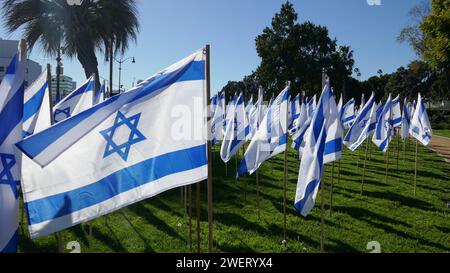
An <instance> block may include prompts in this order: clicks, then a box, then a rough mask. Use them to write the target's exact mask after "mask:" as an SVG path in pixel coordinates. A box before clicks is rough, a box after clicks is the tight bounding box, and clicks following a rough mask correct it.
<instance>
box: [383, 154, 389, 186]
mask: <svg viewBox="0 0 450 273" xmlns="http://www.w3.org/2000/svg"><path fill="white" fill-rule="evenodd" d="M385 161H386V175H385V177H384V183H387V178H388V171H389V148H388V150H387V151H386V156H385Z"/></svg>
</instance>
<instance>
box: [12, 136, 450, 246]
mask: <svg viewBox="0 0 450 273" xmlns="http://www.w3.org/2000/svg"><path fill="white" fill-rule="evenodd" d="M396 145H397V141H396V140H394V141H393V142H392V147H391V152H390V153H389V158H390V160H389V161H390V164H389V169H388V177H387V181H386V182H385V173H386V163H385V157H384V155H383V154H382V153H381V152H379V151H375V147H374V146H372V145H371V150H372V153H371V154H372V155H371V158H370V161H368V164H367V172H366V183H365V192H364V195H363V196H361V195H360V188H361V174H362V165H363V150H364V149H361V151H360V152H359V153H358V152H356V153H353V154H352V153H350V152H349V151H348V150H346V151H345V153H344V157H343V160H342V162H341V165H340V172H339V168H338V166H339V164H336V165H335V169H334V176H335V185H334V189H335V190H334V202H333V214H332V215H330V211H329V207H330V206H329V205H330V188H331V187H330V185H331V170H332V166H327V168H326V170H325V192H324V193H325V197H326V204H325V209H326V214H325V233H326V242H325V250H326V251H327V252H368V251H367V244H368V242H371V241H377V242H379V243H380V245H381V251H382V252H388V253H389V252H408V253H414V252H449V251H450V227H449V225H448V223H449V217H448V214H449V209H448V208H447V202H448V201H450V184H449V181H450V164H448V163H445V162H444V161H443V160H442V159H441V158H439V157H438V156H437V155H436V154H435V153H433V152H431V151H429V150H427V149H425V148H424V147H420V149H419V151H420V154H419V164H418V166H419V171H418V175H419V177H418V187H417V196H416V197H414V194H413V180H414V162H413V160H414V154H413V148H414V147H413V144H412V142H411V143H408V144H407V145H406V148H407V152H406V154H405V155H404V154H403V150H402V149H403V145H400V147H401V148H402V149H401V150H400V154H399V165H398V169H397V147H396ZM288 165H289V183H288V192H287V196H288V206H287V241H286V244H283V243H282V241H283V180H282V177H283V157H282V156H279V157H277V158H275V159H273V160H271V161H270V162H266V163H265V164H264V165H263V166H262V167H261V170H260V178H261V182H260V184H261V193H260V198H261V199H260V207H261V211H260V212H261V218H260V219H258V216H257V203H258V202H257V201H258V199H257V195H256V186H255V177H254V176H250V177H246V178H244V179H241V180H239V181H235V179H234V171H235V169H234V168H235V167H234V160H233V161H232V162H231V163H230V164H229V166H228V177H225V168H224V166H225V165H224V164H223V163H222V162H221V161H220V159H219V154H218V148H217V147H216V148H215V153H214V167H213V170H214V219H215V222H214V224H215V226H214V229H215V233H214V245H215V251H216V252H262V253H272V252H277V253H278V252H288V253H289V252H300V253H316V252H319V250H320V249H319V245H320V237H319V234H320V215H321V210H320V203H317V204H316V207H315V209H314V210H313V211H312V213H311V215H310V216H308V217H307V218H306V219H305V218H302V217H299V216H298V215H297V214H296V212H295V210H294V209H293V200H294V196H295V188H296V183H297V175H298V169H299V162H298V161H297V160H296V152H294V151H290V153H289V163H288ZM339 173H340V181H339V183H338V176H339ZM193 189H195V187H194V188H193ZM193 192H195V191H194V190H193ZM319 194H320V193H319ZM181 196H182V195H181V190H180V189H175V190H172V191H170V192H166V193H165V194H162V195H160V196H158V197H156V198H153V199H150V200H148V201H145V202H140V203H138V204H135V205H133V206H130V207H128V208H125V209H123V210H121V211H119V212H116V213H113V214H111V215H109V216H107V217H103V218H100V219H97V220H95V221H93V222H90V223H89V224H83V225H81V226H77V227H74V228H71V229H69V230H65V231H63V232H61V233H60V234H61V238H62V242H63V245H64V252H69V251H68V250H65V246H66V244H67V243H68V242H71V241H77V242H79V243H80V244H81V251H82V252H96V253H97V252H157V253H167V252H169V253H173V252H175V253H179V252H189V251H190V247H189V244H188V241H189V239H188V238H189V237H188V217H187V216H186V214H185V213H184V205H183V202H182V200H181ZM201 196H202V207H201V208H202V209H201V215H202V218H201V239H202V240H201V247H202V251H207V246H208V244H207V230H208V225H207V212H206V184H205V183H203V184H202V195H201ZM193 199H194V200H195V197H194V194H193ZM319 201H320V198H319ZM193 212H194V213H195V208H193ZM192 225H193V231H195V219H193V220H192ZM89 226H91V228H92V234H91V235H90V234H89ZM192 236H193V238H194V242H193V245H194V247H195V232H193V235H192ZM20 251H21V252H26V253H29V252H32V253H34V252H57V251H58V250H57V241H56V236H55V235H51V236H47V237H44V238H39V239H36V240H30V239H29V238H28V237H27V228H26V226H23V225H21V228H20Z"/></svg>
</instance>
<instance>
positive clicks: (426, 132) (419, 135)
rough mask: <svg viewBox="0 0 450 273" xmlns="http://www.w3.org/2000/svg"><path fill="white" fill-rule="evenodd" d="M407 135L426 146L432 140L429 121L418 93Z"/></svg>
mask: <svg viewBox="0 0 450 273" xmlns="http://www.w3.org/2000/svg"><path fill="white" fill-rule="evenodd" d="M409 133H410V134H411V135H412V136H413V137H414V138H415V139H417V140H418V141H420V143H422V144H423V145H425V146H427V145H428V144H430V142H431V139H432V138H433V130H432V129H431V123H430V119H429V118H428V114H427V109H426V108H425V103H424V102H423V99H422V96H421V95H420V93H419V99H418V100H417V106H416V110H415V111H414V114H413V116H412V118H411V127H410V128H409Z"/></svg>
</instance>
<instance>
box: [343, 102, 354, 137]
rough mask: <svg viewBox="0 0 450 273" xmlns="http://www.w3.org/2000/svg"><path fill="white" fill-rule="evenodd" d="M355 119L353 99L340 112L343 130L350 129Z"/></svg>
mask: <svg viewBox="0 0 450 273" xmlns="http://www.w3.org/2000/svg"><path fill="white" fill-rule="evenodd" d="M355 119H356V113H355V99H353V98H352V99H351V100H349V101H348V102H347V103H346V104H345V105H344V107H343V108H342V112H341V122H342V126H344V128H345V129H348V128H350V126H351V125H352V124H353V122H354V121H355Z"/></svg>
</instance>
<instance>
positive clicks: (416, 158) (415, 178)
mask: <svg viewBox="0 0 450 273" xmlns="http://www.w3.org/2000/svg"><path fill="white" fill-rule="evenodd" d="M418 157H419V141H417V140H416V155H415V164H414V196H416V194H417V161H418Z"/></svg>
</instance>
